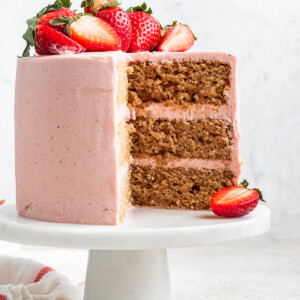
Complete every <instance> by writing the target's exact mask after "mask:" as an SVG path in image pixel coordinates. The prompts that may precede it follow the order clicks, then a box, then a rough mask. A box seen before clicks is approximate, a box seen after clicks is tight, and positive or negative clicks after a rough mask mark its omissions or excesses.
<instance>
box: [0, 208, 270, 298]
mask: <svg viewBox="0 0 300 300" xmlns="http://www.w3.org/2000/svg"><path fill="white" fill-rule="evenodd" d="M270 224H271V213H270V210H269V209H268V208H267V207H265V206H263V205H259V206H258V207H257V208H256V209H255V210H254V211H253V212H252V213H251V214H249V215H247V216H245V217H242V218H220V217H217V216H215V215H214V214H213V213H212V212H210V211H182V210H157V209H146V208H132V209H131V210H130V212H129V215H128V217H127V219H126V222H125V223H124V224H121V225H119V226H92V225H79V224H59V223H50V222H43V221H37V220H32V219H28V218H24V217H21V216H19V215H18V214H17V211H16V207H15V206H8V205H5V206H3V207H1V208H0V239H2V240H4V241H8V242H15V243H20V244H25V245H35V246H45V247H59V248H74V249H89V251H90V252H89V262H88V268H87V277H86V286H85V300H170V299H171V293H170V290H171V289H170V280H169V272H168V263H167V252H166V249H168V248H180V247H181V248H183V247H196V246H200V245H205V244H211V243H220V242H225V241H229V240H237V239H241V238H246V237H253V236H257V235H261V234H264V233H266V232H267V231H268V230H269V229H270Z"/></svg>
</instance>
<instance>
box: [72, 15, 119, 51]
mask: <svg viewBox="0 0 300 300" xmlns="http://www.w3.org/2000/svg"><path fill="white" fill-rule="evenodd" d="M70 37H71V39H72V40H74V41H76V42H78V43H79V44H81V45H82V46H84V47H85V48H86V50H87V51H115V50H120V49H121V45H122V43H121V38H120V37H119V36H118V34H117V33H116V31H115V30H114V29H113V28H112V26H111V25H109V24H108V23H106V22H105V21H103V20H102V19H99V18H96V17H93V16H90V15H85V16H82V17H80V19H78V20H77V21H75V22H72V23H71V25H70Z"/></svg>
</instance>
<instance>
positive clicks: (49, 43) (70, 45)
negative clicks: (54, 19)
mask: <svg viewBox="0 0 300 300" xmlns="http://www.w3.org/2000/svg"><path fill="white" fill-rule="evenodd" d="M36 44H37V46H38V47H39V48H40V51H39V52H41V53H45V54H70V53H72V54H75V53H81V52H84V51H85V48H84V47H83V46H81V45H80V44H78V43H77V42H75V41H73V40H71V39H70V38H69V37H67V36H66V35H64V34H62V33H61V32H59V31H56V30H55V29H53V28H51V27H48V26H45V25H38V26H37V35H36Z"/></svg>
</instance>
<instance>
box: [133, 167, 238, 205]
mask: <svg viewBox="0 0 300 300" xmlns="http://www.w3.org/2000/svg"><path fill="white" fill-rule="evenodd" d="M233 183H234V175H233V173H232V172H231V171H229V170H208V169H202V170H196V169H185V168H163V167H155V168H153V167H148V166H147V167H144V166H143V167H141V166H132V170H131V179H130V186H131V190H132V204H133V205H135V206H151V207H162V208H184V209H195V210H196V209H209V208H210V198H211V196H212V195H213V194H214V193H215V192H216V191H217V190H219V189H222V188H224V187H228V186H232V185H233Z"/></svg>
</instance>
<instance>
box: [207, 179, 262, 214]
mask: <svg viewBox="0 0 300 300" xmlns="http://www.w3.org/2000/svg"><path fill="white" fill-rule="evenodd" d="M241 184H242V186H232V187H227V188H224V189H221V190H219V191H217V192H216V193H215V194H214V195H213V196H212V197H211V203H210V205H211V209H212V211H213V212H214V213H215V214H216V215H218V216H222V217H229V218H233V217H242V216H245V215H247V214H249V213H250V212H251V211H252V210H253V209H254V208H255V207H256V206H257V204H258V201H259V200H261V201H264V200H263V198H262V193H261V192H260V190H258V189H248V188H247V187H248V182H247V181H245V180H244V181H243V182H242V183H241Z"/></svg>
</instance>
